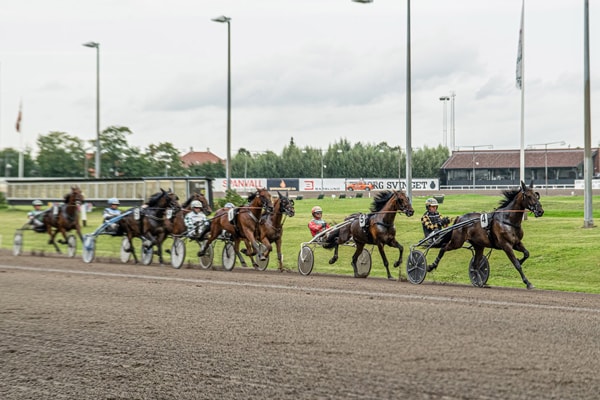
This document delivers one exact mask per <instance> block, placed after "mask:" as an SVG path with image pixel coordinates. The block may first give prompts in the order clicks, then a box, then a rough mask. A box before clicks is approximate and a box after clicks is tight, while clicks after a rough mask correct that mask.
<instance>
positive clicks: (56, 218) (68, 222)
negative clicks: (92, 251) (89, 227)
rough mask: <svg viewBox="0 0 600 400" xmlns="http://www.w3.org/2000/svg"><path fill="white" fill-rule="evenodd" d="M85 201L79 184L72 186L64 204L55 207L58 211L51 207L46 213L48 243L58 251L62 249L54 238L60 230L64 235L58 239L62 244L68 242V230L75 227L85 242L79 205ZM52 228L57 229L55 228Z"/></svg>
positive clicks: (45, 222)
mask: <svg viewBox="0 0 600 400" xmlns="http://www.w3.org/2000/svg"><path fill="white" fill-rule="evenodd" d="M83 201H84V197H83V194H82V193H81V189H80V188H79V187H78V186H72V187H71V191H70V192H69V193H67V194H65V197H64V204H62V205H60V206H58V207H57V208H56V209H55V210H56V212H54V211H53V209H50V210H48V211H46V212H45V214H44V218H43V221H44V225H45V226H46V231H47V232H48V235H49V236H50V239H49V240H48V244H51V245H53V246H54V248H55V249H56V251H57V252H58V253H60V252H61V251H60V248H59V247H58V245H57V244H56V242H55V240H54V239H55V237H56V235H57V234H58V233H59V232H60V233H61V234H62V236H63V239H59V240H58V243H60V244H66V243H67V232H68V231H70V230H73V229H75V230H76V231H77V236H79V239H80V240H81V242H82V243H83V235H82V234H81V225H80V223H79V207H80V206H81V204H82V203H83ZM52 228H55V229H54V230H53V229H52Z"/></svg>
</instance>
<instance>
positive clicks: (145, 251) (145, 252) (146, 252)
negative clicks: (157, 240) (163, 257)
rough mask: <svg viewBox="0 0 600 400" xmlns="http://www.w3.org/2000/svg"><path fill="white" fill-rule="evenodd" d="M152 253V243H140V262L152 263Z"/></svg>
mask: <svg viewBox="0 0 600 400" xmlns="http://www.w3.org/2000/svg"><path fill="white" fill-rule="evenodd" d="M153 255H154V248H153V246H152V245H150V246H148V247H146V246H144V244H142V264H144V265H150V264H152V256H153Z"/></svg>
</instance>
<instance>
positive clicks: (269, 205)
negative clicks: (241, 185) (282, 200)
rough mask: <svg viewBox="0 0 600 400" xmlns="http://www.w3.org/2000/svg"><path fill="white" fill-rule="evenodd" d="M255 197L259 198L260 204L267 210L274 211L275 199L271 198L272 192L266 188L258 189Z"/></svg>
mask: <svg viewBox="0 0 600 400" xmlns="http://www.w3.org/2000/svg"><path fill="white" fill-rule="evenodd" d="M254 195H255V198H257V199H259V200H258V201H260V206H261V208H262V209H264V210H265V212H268V213H270V212H273V200H272V199H271V193H269V191H268V190H267V189H265V188H262V189H256V193H255V194H254Z"/></svg>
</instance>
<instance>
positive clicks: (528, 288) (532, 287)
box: [527, 283, 535, 290]
mask: <svg viewBox="0 0 600 400" xmlns="http://www.w3.org/2000/svg"><path fill="white" fill-rule="evenodd" d="M531 289H535V286H533V285H532V284H531V283H528V284H527V290H531Z"/></svg>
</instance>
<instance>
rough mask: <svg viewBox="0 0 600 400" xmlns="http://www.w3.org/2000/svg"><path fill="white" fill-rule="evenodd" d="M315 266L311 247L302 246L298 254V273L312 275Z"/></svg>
mask: <svg viewBox="0 0 600 400" xmlns="http://www.w3.org/2000/svg"><path fill="white" fill-rule="evenodd" d="M314 264H315V256H314V254H313V251H312V249H311V248H310V247H309V246H302V248H301V249H300V252H299V253H298V272H300V273H301V274H302V275H304V276H306V275H310V273H311V272H312V269H313V266H314Z"/></svg>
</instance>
